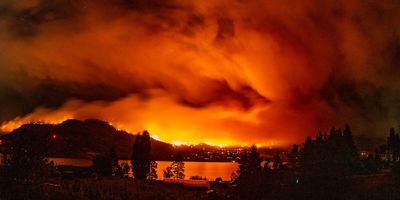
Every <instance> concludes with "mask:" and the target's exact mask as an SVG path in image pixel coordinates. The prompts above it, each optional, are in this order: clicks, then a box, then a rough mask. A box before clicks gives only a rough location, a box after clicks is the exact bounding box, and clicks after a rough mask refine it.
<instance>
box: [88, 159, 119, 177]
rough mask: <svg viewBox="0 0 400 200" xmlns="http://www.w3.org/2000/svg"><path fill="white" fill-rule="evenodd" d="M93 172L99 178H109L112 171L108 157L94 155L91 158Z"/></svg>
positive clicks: (112, 167)
mask: <svg viewBox="0 0 400 200" xmlns="http://www.w3.org/2000/svg"><path fill="white" fill-rule="evenodd" d="M92 168H93V170H94V171H95V172H96V174H97V175H99V176H111V175H112V173H113V171H114V166H113V165H112V160H111V158H110V156H106V155H96V156H95V157H94V158H93V165H92Z"/></svg>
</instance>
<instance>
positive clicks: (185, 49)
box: [0, 0, 400, 147]
mask: <svg viewBox="0 0 400 200" xmlns="http://www.w3.org/2000/svg"><path fill="white" fill-rule="evenodd" d="M6 2H7V3H6V4H5V5H7V6H8V7H9V9H10V11H8V12H10V13H9V14H7V15H4V16H2V17H3V18H4V19H3V18H2V19H1V20H0V30H2V31H1V33H0V49H2V50H6V52H7V53H2V54H0V66H1V67H0V75H1V77H0V82H1V84H2V86H3V85H4V87H1V88H0V93H1V92H3V91H6V92H5V94H7V95H8V96H10V97H4V99H5V101H6V102H7V105H8V103H9V104H10V105H12V108H13V109H11V108H10V109H8V108H7V109H4V110H6V111H4V112H6V113H3V114H5V116H4V117H3V116H2V118H1V119H4V120H5V121H2V122H0V123H1V126H0V129H1V131H2V132H10V131H12V130H13V129H15V128H18V127H20V126H21V125H23V124H24V123H30V122H35V123H61V122H62V121H64V120H67V119H80V120H84V119H89V118H97V119H101V120H105V121H108V122H110V124H112V125H113V126H114V127H116V128H117V129H118V130H126V131H128V132H130V133H136V132H138V131H140V130H149V132H150V134H155V135H154V136H153V138H154V139H156V140H162V141H165V142H170V143H172V144H174V145H176V146H178V145H183V144H197V143H206V144H209V145H213V146H219V147H221V146H222V147H223V146H225V145H242V146H250V145H251V144H257V146H261V147H272V146H280V145H288V144H291V143H299V142H302V141H303V140H304V138H305V136H308V135H312V134H314V133H315V132H317V131H319V130H321V129H323V130H325V129H327V128H329V127H331V126H338V125H340V126H342V125H343V124H344V123H350V124H352V122H354V123H355V124H356V125H355V132H356V131H358V130H360V129H361V128H360V127H365V128H364V129H365V130H360V131H359V132H360V133H361V132H362V133H364V132H363V131H372V132H373V131H375V128H376V129H378V130H384V129H383V128H382V127H385V126H386V125H387V124H388V123H395V122H396V120H395V119H397V118H398V117H397V116H399V115H400V114H398V113H397V111H394V110H396V109H389V108H391V106H390V105H392V104H394V102H397V101H395V100H396V99H398V97H397V96H395V95H397V93H398V92H396V91H397V89H398V88H399V86H397V85H395V86H393V84H395V83H396V84H397V83H398V82H399V81H398V80H397V79H398V77H397V76H394V75H393V73H391V72H392V71H393V70H392V69H390V68H389V64H392V63H386V61H385V62H384V63H381V62H382V61H381V60H390V59H386V58H385V57H384V58H381V57H380V56H382V55H386V54H385V52H381V51H380V50H382V51H383V49H389V50H390V52H391V51H392V50H391V49H395V48H392V47H397V46H396V45H397V43H395V44H394V45H393V44H392V43H394V42H397V38H399V36H398V35H397V33H398V30H397V29H394V30H393V28H392V27H394V24H398V22H399V21H400V20H399V19H400V14H398V13H400V12H393V14H390V15H388V14H387V12H386V11H387V9H388V8H390V9H392V8H391V6H388V5H386V4H385V3H380V2H381V1H376V2H375V3H371V4H377V5H379V6H378V7H379V8H380V9H382V10H379V12H382V14H379V15H378V14H376V15H375V14H374V15H371V16H369V15H368V14H365V15H368V16H364V14H363V13H370V14H371V13H376V12H377V11H376V9H373V8H374V6H366V5H364V3H362V2H363V1H360V2H361V4H360V2H357V1H356V2H352V1H351V3H347V1H343V2H341V3H338V4H335V6H331V5H330V4H326V5H324V6H322V7H321V6H319V4H316V3H315V2H318V1H310V2H307V3H304V2H303V1H295V2H290V3H289V4H290V5H291V6H287V4H288V3H287V2H286V3H279V1H257V0H255V1H234V2H233V3H232V2H230V1H227V0H216V1H168V3H166V4H165V5H168V6H165V5H164V3H160V4H159V3H156V4H154V5H153V4H152V3H143V5H142V4H141V3H139V4H140V5H142V6H143V8H135V9H131V8H129V9H127V8H126V7H123V5H125V6H126V5H128V3H126V4H125V3H115V2H119V1H76V2H75V1H74V3H71V4H73V5H75V4H76V5H78V6H76V8H75V6H72V7H73V8H72V7H71V8H70V7H68V8H70V9H71V11H70V10H69V9H65V10H68V11H65V12H69V11H70V12H71V14H70V13H67V14H65V13H61V14H60V13H57V12H60V11H64V9H54V10H53V9H49V8H48V7H52V6H53V5H52V6H47V3H45V2H47V1H44V2H43V3H39V2H41V1H29V2H30V3H13V2H20V1H6ZM21 2H22V1H21ZM23 2H25V1H23ZM63 2H69V3H70V1H60V2H59V3H57V4H55V5H63ZM80 2H82V5H81V4H80ZM139 4H135V5H139ZM170 4H171V5H170ZM314 4H316V5H314ZM129 5H130V4H129ZM149 5H153V6H156V8H154V9H153V8H148V7H147V6H149ZM368 5H370V4H368ZM43 6H44V7H43ZM46 6H47V7H46ZM132 6H134V4H133V3H132ZM157 6H164V7H160V8H158V7H157ZM8 7H7V9H8ZM66 7H67V6H66ZM315 7H318V9H315ZM342 7H343V8H342ZM7 9H6V10H7ZM141 9H144V10H145V12H143V10H141ZM371 9H372V10H371ZM14 11H15V12H16V13H13V12H14ZM22 11H24V12H25V11H32V12H28V13H30V14H29V16H30V15H32V16H34V18H35V19H40V20H21V19H19V18H16V17H20V15H21V13H24V12H22ZM50 11H51V12H50ZM52 12H55V13H52ZM332 13H334V14H335V15H332ZM336 14H337V15H340V16H336ZM42 15H43V16H42ZM64 15H65V16H64ZM381 15H382V16H381ZM70 16H73V17H70ZM354 19H362V20H354ZM382 19H385V20H382ZM355 21H360V22H359V23H363V24H357V22H355ZM44 22H46V23H44ZM364 22H365V24H364ZM367 22H370V23H367ZM15 23H17V24H15ZM28 23H29V24H28ZM15 27H22V28H21V29H23V30H19V29H18V30H16V28H15ZM395 27H398V26H395ZM77 30H79V31H77ZM19 31H20V32H22V33H20V32H19ZM66 38H68V39H66ZM370 41H373V42H370ZM386 47H390V48H386ZM385 51H386V50H385ZM390 52H389V53H390ZM386 53H387V52H386ZM389 53H388V54H389ZM392 53H393V52H392ZM393 54H395V53H393ZM370 55H374V56H370ZM375 55H376V56H375ZM388 56H389V55H388ZM393 60H395V59H393ZM381 66H383V67H381ZM379 67H381V68H379ZM387 72H388V74H389V76H390V77H391V78H390V79H386V74H385V73H387ZM334 82H337V83H336V85H335V84H334ZM350 83H351V84H350ZM358 83H362V84H358ZM390 84H392V85H390ZM347 85H350V86H349V87H351V89H354V91H353V90H351V91H352V93H351V94H343V92H342V91H341V90H342V89H343V88H345V87H344V86H347ZM366 85H371V88H369V87H367V86H366ZM358 86H360V87H361V91H358V89H360V88H358ZM364 86H365V87H366V88H363V87H364ZM9 88H10V89H9ZM377 88H385V90H384V91H382V92H387V91H389V92H388V93H389V94H390V95H388V97H387V98H386V96H385V95H384V94H382V96H383V97H385V98H382V99H379V101H378V100H374V99H368V101H367V100H366V102H365V103H364V104H362V103H359V102H352V101H353V100H354V99H355V100H359V99H363V97H364V96H362V95H364V94H365V93H368V92H369V91H372V92H371V94H369V93H368V94H365V96H366V97H371V98H372V97H374V96H380V95H376V94H381V93H380V92H381V91H375V90H376V89H377ZM372 94H373V95H372ZM0 95H3V93H1V94H0ZM7 95H5V96H7ZM346 95H350V97H352V96H351V95H354V96H356V97H357V98H356V97H354V98H350V97H347V96H346ZM358 95H361V96H358ZM342 96H345V97H343V98H342V99H340V97H342ZM16 97H18V99H21V100H18V102H17V103H15V104H14V102H13V101H15V99H16ZM19 97H21V98H19ZM7 98H9V99H7ZM19 101H21V102H19ZM345 101H351V102H345ZM381 101H384V102H381ZM386 101H387V102H386ZM373 102H381V103H382V105H379V107H378V108H371V109H370V108H369V107H370V106H375V105H376V104H375V103H373ZM358 104H360V105H363V107H361V108H359V107H357V106H354V107H356V108H352V107H353V106H349V105H358ZM7 105H6V106H5V107H8V106H7ZM46 106H48V107H46ZM381 107H382V108H385V109H386V108H387V109H388V110H390V112H389V111H388V112H382V113H390V114H388V117H389V118H390V119H385V118H383V117H381V116H380V115H381V114H376V113H370V112H378V111H380V109H381ZM394 107H395V108H397V107H398V106H397V104H396V106H394ZM366 108H368V109H367V110H364V109H366ZM361 111H362V112H361ZM385 111H386V110H385ZM0 112H2V111H0ZM392 112H393V113H392ZM360 113H363V115H364V113H367V114H368V116H366V117H365V119H364V118H363V117H360ZM367 119H368V120H367ZM371 121H372V122H374V123H375V124H371V125H370V122H371ZM371 127H372V128H371ZM386 127H387V126H386ZM357 128H359V129H358V130H357ZM375 132H378V131H375Z"/></svg>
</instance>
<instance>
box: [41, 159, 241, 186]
mask: <svg viewBox="0 0 400 200" xmlns="http://www.w3.org/2000/svg"><path fill="white" fill-rule="evenodd" d="M48 160H49V161H53V162H54V164H56V165H72V166H77V167H88V166H91V165H92V161H91V160H89V159H71V158H49V159H48ZM119 163H120V164H122V163H127V164H129V165H131V164H130V160H120V161H119ZM171 163H172V162H170V161H157V164H158V166H157V174H158V178H159V179H163V170H164V169H165V168H167V167H168V166H169V165H171ZM238 166H239V165H238V163H235V162H185V179H189V178H190V177H191V176H201V177H203V178H204V177H205V178H207V179H208V180H215V179H216V178H217V177H221V178H222V180H226V181H229V180H231V174H232V172H234V171H236V170H237V169H238ZM131 174H132V172H130V175H131Z"/></svg>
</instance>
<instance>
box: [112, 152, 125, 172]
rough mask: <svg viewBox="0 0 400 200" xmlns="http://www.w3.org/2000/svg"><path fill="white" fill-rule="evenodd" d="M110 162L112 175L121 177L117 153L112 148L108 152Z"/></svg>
mask: <svg viewBox="0 0 400 200" xmlns="http://www.w3.org/2000/svg"><path fill="white" fill-rule="evenodd" d="M110 161H111V165H112V167H113V173H114V174H115V173H117V174H118V175H121V172H122V168H121V166H119V164H118V155H117V151H115V148H114V147H111V150H110Z"/></svg>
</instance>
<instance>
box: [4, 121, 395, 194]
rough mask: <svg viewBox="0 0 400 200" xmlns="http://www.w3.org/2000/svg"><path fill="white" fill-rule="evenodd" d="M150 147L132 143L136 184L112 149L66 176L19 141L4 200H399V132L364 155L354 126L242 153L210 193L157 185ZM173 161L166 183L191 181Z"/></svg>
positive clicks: (32, 143) (28, 140)
mask: <svg viewBox="0 0 400 200" xmlns="http://www.w3.org/2000/svg"><path fill="white" fill-rule="evenodd" d="M29 135H31V134H29ZM49 140H51V136H50V137H49ZM150 141H151V139H150V135H149V133H148V132H147V131H143V132H142V133H141V134H138V135H137V136H136V138H135V142H133V145H132V152H133V153H132V155H131V166H132V171H133V178H132V177H128V175H127V172H128V171H129V167H130V166H126V165H123V166H121V165H119V164H118V156H119V155H118V154H117V153H116V151H115V149H114V148H111V149H110V150H109V151H108V152H107V153H104V154H99V155H96V156H95V157H93V166H92V167H89V168H87V169H84V170H83V172H82V174H81V176H76V174H75V175H72V176H64V175H65V174H63V172H62V170H60V169H65V170H66V171H68V167H64V168H62V167H61V168H60V166H54V165H53V164H52V163H48V162H47V161H46V157H47V152H46V149H47V148H46V145H49V143H50V142H49V141H43V140H35V138H34V137H26V136H25V137H24V135H23V134H20V135H18V137H15V138H13V140H12V141H10V144H9V148H8V150H7V157H6V165H5V166H4V167H2V168H1V172H0V178H1V179H0V184H1V185H0V199H233V200H236V199H249V200H252V199H400V139H399V134H398V133H396V132H395V130H394V129H390V132H389V136H388V139H387V143H386V144H382V145H381V146H379V147H378V148H377V149H376V151H375V152H374V153H372V154H371V153H370V154H368V153H365V152H364V153H363V154H360V152H359V151H358V150H357V147H356V146H355V144H354V141H353V134H352V131H351V129H350V126H348V125H346V126H345V127H344V128H343V129H335V128H332V129H331V130H330V131H329V133H322V132H321V133H319V134H317V135H316V137H314V138H311V137H308V138H307V139H306V140H305V142H304V144H303V145H293V147H292V148H291V149H290V150H289V151H287V152H285V153H282V154H276V155H275V156H273V157H272V158H263V157H261V156H260V154H259V152H258V149H257V148H256V147H255V146H253V147H251V148H250V149H248V150H246V151H244V152H243V153H242V157H241V159H240V162H239V164H240V165H239V169H238V171H237V172H235V173H234V174H232V181H231V182H222V181H221V180H220V179H218V180H215V181H212V182H211V189H210V188H206V189H204V188H197V189H195V188H191V187H186V186H184V185H182V184H171V183H166V182H164V181H159V180H157V178H158V177H157V173H155V169H156V168H157V163H156V162H155V161H154V157H153V155H152V153H151V152H152V151H151V149H152V145H151V142H150ZM283 157H285V158H287V160H288V162H283V161H282V160H284V159H283ZM174 160H175V161H174V162H173V163H172V165H171V166H170V167H168V168H167V169H166V170H165V171H164V178H169V179H171V178H172V179H183V178H185V174H184V167H185V166H184V162H183V156H182V154H181V153H179V152H178V153H177V154H176V155H174ZM194 179H195V178H194Z"/></svg>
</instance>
